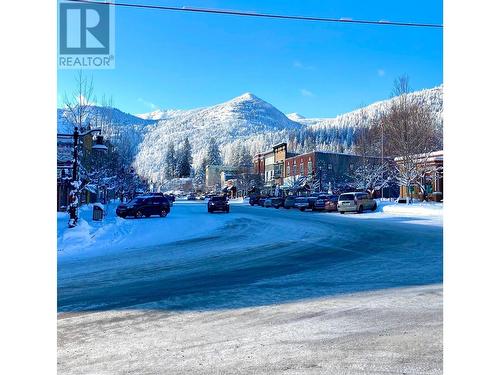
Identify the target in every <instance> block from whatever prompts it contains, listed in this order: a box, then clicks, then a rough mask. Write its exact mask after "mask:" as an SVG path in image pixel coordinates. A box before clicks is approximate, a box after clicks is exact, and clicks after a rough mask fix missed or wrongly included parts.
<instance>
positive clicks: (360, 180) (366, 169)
mask: <svg viewBox="0 0 500 375" xmlns="http://www.w3.org/2000/svg"><path fill="white" fill-rule="evenodd" d="M393 171H394V169H393V168H391V167H390V165H389V164H388V163H387V162H382V163H377V162H375V161H372V162H371V163H362V164H361V165H359V166H358V167H357V168H356V169H354V171H353V172H352V174H351V175H350V176H349V177H350V179H351V185H352V186H353V187H354V188H355V189H358V190H363V191H367V192H369V193H370V194H371V195H372V196H373V194H374V193H375V192H376V191H379V190H382V189H384V188H386V187H389V186H390V184H391V182H392V181H393V180H394V173H393Z"/></svg>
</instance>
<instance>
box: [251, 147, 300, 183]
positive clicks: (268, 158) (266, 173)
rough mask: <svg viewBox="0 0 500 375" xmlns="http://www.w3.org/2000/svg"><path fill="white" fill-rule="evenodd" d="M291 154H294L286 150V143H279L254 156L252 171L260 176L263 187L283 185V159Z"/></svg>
mask: <svg viewBox="0 0 500 375" xmlns="http://www.w3.org/2000/svg"><path fill="white" fill-rule="evenodd" d="M293 155H296V154H294V153H290V152H289V151H288V149H287V144H286V143H279V144H277V145H275V146H273V147H272V149H270V150H268V151H265V152H262V153H259V154H257V155H255V156H254V158H253V172H254V173H255V174H258V175H260V176H261V178H262V181H263V182H264V188H272V187H274V186H276V185H278V186H281V185H283V181H284V177H285V160H286V158H287V157H291V156H293Z"/></svg>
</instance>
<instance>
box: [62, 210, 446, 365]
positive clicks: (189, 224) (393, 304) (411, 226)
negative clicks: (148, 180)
mask: <svg viewBox="0 0 500 375" xmlns="http://www.w3.org/2000/svg"><path fill="white" fill-rule="evenodd" d="M107 220H108V222H105V223H103V224H102V225H103V227H102V228H101V230H100V231H97V232H92V233H93V234H92V235H91V236H90V237H93V238H97V237H99V236H100V240H99V241H97V242H94V243H93V244H90V245H89V246H87V247H86V248H82V251H80V252H78V251H73V252H70V253H67V254H65V253H64V252H60V254H59V259H58V310H59V314H58V370H59V371H58V373H60V374H129V373H140V374H282V373H286V374H387V373H391V374H404V373H406V374H440V373H441V372H442V286H441V282H442V266H443V264H442V262H443V258H442V241H443V240H442V219H441V218H438V219H436V218H429V219H428V218H426V217H423V216H415V217H413V216H411V215H397V214H396V215H395V214H392V215H388V214H385V213H383V212H375V213H365V214H363V215H356V214H354V215H340V214H337V213H331V214H330V213H311V212H304V213H303V212H299V211H295V210H283V209H280V210H276V209H273V208H261V207H250V206H248V205H244V204H235V205H232V206H231V213H230V214H213V215H210V214H208V213H206V206H205V205H204V204H196V203H195V204H189V203H180V202H179V203H176V204H175V206H174V208H173V210H172V212H171V214H170V215H169V216H168V217H167V218H166V219H160V218H150V219H142V220H135V219H129V220H121V219H120V220H118V221H115V220H116V219H115V218H113V217H112V214H111V215H109V217H108V219H107ZM422 224H425V225H422ZM182 238H184V239H182ZM104 240H106V241H107V242H106V243H105V244H104V245H103V244H102V243H101V242H102V241H104ZM61 244H62V245H70V242H68V241H66V242H65V241H61ZM143 244H153V245H146V246H142V245H143ZM106 245H107V246H106ZM68 247H69V246H68Z"/></svg>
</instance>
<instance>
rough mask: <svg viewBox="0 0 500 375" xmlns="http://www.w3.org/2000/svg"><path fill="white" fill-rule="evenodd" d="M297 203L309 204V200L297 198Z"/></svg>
mask: <svg viewBox="0 0 500 375" xmlns="http://www.w3.org/2000/svg"><path fill="white" fill-rule="evenodd" d="M295 202H297V203H304V202H308V198H295Z"/></svg>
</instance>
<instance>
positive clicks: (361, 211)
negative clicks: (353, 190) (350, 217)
mask: <svg viewBox="0 0 500 375" xmlns="http://www.w3.org/2000/svg"><path fill="white" fill-rule="evenodd" d="M362 213H363V205H361V206H359V207H358V214H362Z"/></svg>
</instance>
